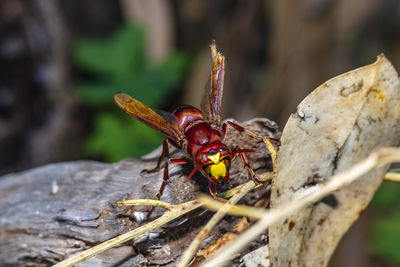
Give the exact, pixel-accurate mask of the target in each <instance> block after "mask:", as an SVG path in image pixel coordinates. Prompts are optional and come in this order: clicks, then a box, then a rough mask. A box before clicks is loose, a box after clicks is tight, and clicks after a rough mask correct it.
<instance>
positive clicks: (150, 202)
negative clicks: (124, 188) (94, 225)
mask: <svg viewBox="0 0 400 267" xmlns="http://www.w3.org/2000/svg"><path fill="white" fill-rule="evenodd" d="M117 205H118V206H140V205H144V206H146V205H147V206H157V207H163V208H164V209H167V210H170V209H172V208H173V207H174V205H171V204H169V203H167V202H165V201H161V200H155V199H129V200H122V201H118V202H117Z"/></svg>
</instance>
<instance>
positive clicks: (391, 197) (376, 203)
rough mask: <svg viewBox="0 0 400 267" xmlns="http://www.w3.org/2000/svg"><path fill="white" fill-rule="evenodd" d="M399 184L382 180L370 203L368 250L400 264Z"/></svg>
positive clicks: (397, 264)
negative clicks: (370, 219)
mask: <svg viewBox="0 0 400 267" xmlns="http://www.w3.org/2000/svg"><path fill="white" fill-rule="evenodd" d="M399 196H400V184H399V183H394V182H383V184H382V185H381V186H380V188H379V189H378V191H377V192H376V194H375V196H374V199H373V200H372V203H371V208H372V213H373V214H374V217H373V218H372V223H371V226H370V231H369V235H370V238H369V249H370V251H371V252H372V253H373V254H374V255H376V256H379V257H381V258H383V259H385V260H386V261H389V262H391V263H392V264H394V265H396V266H400V250H399V240H400V198H399Z"/></svg>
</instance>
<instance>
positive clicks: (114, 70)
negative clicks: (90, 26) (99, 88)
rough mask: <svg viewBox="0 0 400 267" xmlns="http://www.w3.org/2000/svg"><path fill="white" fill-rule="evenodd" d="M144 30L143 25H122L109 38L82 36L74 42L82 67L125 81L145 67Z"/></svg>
mask: <svg viewBox="0 0 400 267" xmlns="http://www.w3.org/2000/svg"><path fill="white" fill-rule="evenodd" d="M144 47H145V44H144V33H143V30H142V29H141V28H138V27H134V26H131V25H125V26H123V27H122V28H121V29H120V30H119V31H117V32H116V33H115V34H114V35H113V36H111V37H110V38H109V39H105V40H101V39H83V40H81V41H78V42H77V43H76V45H75V49H74V50H73V51H74V54H73V56H74V60H75V62H76V63H77V64H78V66H79V67H81V68H83V69H85V70H87V71H89V72H93V73H96V74H100V75H102V76H104V77H106V78H111V79H115V80H119V81H121V82H122V81H125V80H126V79H128V78H129V77H130V75H132V73H136V72H141V70H142V68H143V67H144V62H145V55H144Z"/></svg>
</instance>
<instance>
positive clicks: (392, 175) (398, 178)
mask: <svg viewBox="0 0 400 267" xmlns="http://www.w3.org/2000/svg"><path fill="white" fill-rule="evenodd" d="M384 179H385V181H391V182H400V173H398V172H388V173H386V175H385V178H384Z"/></svg>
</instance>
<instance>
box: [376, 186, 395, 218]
mask: <svg viewBox="0 0 400 267" xmlns="http://www.w3.org/2000/svg"><path fill="white" fill-rule="evenodd" d="M399 196H400V184H399V183H393V182H383V183H382V185H381V186H380V187H379V188H378V190H377V191H376V193H375V196H374V198H373V200H372V202H371V207H372V208H374V210H375V211H376V212H377V213H379V212H390V211H396V210H399V208H400V198H399Z"/></svg>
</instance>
